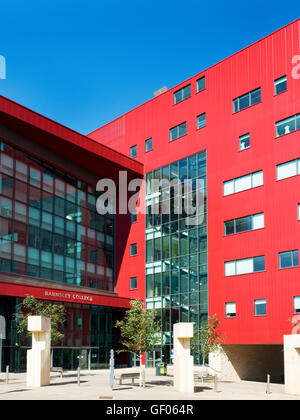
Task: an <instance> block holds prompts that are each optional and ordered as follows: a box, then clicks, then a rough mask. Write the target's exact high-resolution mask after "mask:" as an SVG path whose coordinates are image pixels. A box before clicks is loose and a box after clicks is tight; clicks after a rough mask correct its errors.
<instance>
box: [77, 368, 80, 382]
mask: <svg viewBox="0 0 300 420" xmlns="http://www.w3.org/2000/svg"><path fill="white" fill-rule="evenodd" d="M77 385H80V367H78V369H77Z"/></svg>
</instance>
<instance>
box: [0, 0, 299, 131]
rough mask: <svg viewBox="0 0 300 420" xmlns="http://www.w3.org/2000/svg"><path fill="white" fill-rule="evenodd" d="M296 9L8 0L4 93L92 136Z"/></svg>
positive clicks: (2, 28) (0, 42)
mask: <svg viewBox="0 0 300 420" xmlns="http://www.w3.org/2000/svg"><path fill="white" fill-rule="evenodd" d="M299 11H300V3H299V0H297V1H294V0H290V1H289V2H287V3H285V2H282V1H280V2H279V1H278V0H273V1H270V0H265V1H264V0H260V1H258V0H252V1H249V0H248V1H242V0H240V1H200V0H184V1H176V0H172V1H171V0H148V1H145V0H144V1H143V0H85V1H82V0H60V1H58V0H49V1H46V0H39V1H37V0H27V1H25V0H23V1H21V0H9V1H5V2H4V1H2V2H1V8H0V17H1V20H0V55H2V56H4V57H5V60H6V79H5V80H0V94H2V95H4V96H6V97H8V98H10V99H12V100H14V101H16V102H19V103H21V104H22V105H25V106H27V107H29V108H31V109H33V110H35V111H37V112H39V113H41V114H43V115H45V116H47V117H49V118H52V119H54V120H55V121H58V122H60V123H61V124H64V125H66V126H68V127H70V128H72V129H74V130H77V131H79V132H81V133H84V134H87V133H89V132H91V131H93V130H95V129H96V128H98V127H99V126H101V125H103V124H105V123H107V122H109V121H111V120H112V119H114V118H116V117H118V116H119V115H121V114H123V113H125V112H127V111H129V110H130V109H132V108H134V107H136V106H138V105H140V104H142V103H143V102H146V101H147V100H149V99H151V98H152V97H153V92H154V91H156V90H158V89H159V88H161V87H162V86H167V87H168V88H171V87H173V86H175V85H177V84H178V83H180V82H182V81H184V80H185V79H187V78H189V77H191V76H193V75H195V74H197V73H199V72H200V71H202V70H203V69H205V68H207V67H209V66H211V65H213V64H215V63H216V62H218V61H220V60H222V59H223V58H226V57H227V56H229V55H231V54H233V53H235V52H237V51H239V50H240V49H242V48H244V47H246V46H247V45H249V44H251V43H253V42H255V41H257V40H258V39H260V38H262V37H264V36H265V35H268V34H269V33H271V32H273V31H275V30H276V29H279V28H280V27H282V26H284V25H286V24H287V23H289V22H291V21H293V20H295V19H297V18H298V17H299V16H300V13H299Z"/></svg>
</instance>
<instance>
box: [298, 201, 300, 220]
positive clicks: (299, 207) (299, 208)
mask: <svg viewBox="0 0 300 420" xmlns="http://www.w3.org/2000/svg"><path fill="white" fill-rule="evenodd" d="M298 220H300V203H299V204H298Z"/></svg>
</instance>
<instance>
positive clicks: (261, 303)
mask: <svg viewBox="0 0 300 420" xmlns="http://www.w3.org/2000/svg"><path fill="white" fill-rule="evenodd" d="M254 314H255V316H260V315H266V314H267V304H266V299H256V300H255V301H254Z"/></svg>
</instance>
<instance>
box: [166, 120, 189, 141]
mask: <svg viewBox="0 0 300 420" xmlns="http://www.w3.org/2000/svg"><path fill="white" fill-rule="evenodd" d="M182 126H184V127H185V133H184V134H180V127H182ZM174 129H176V137H174V138H171V132H172V130H174ZM185 135H186V121H184V122H182V123H181V124H178V125H175V126H174V127H172V128H170V129H169V142H172V141H174V140H177V139H178V138H180V137H183V136H185Z"/></svg>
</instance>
